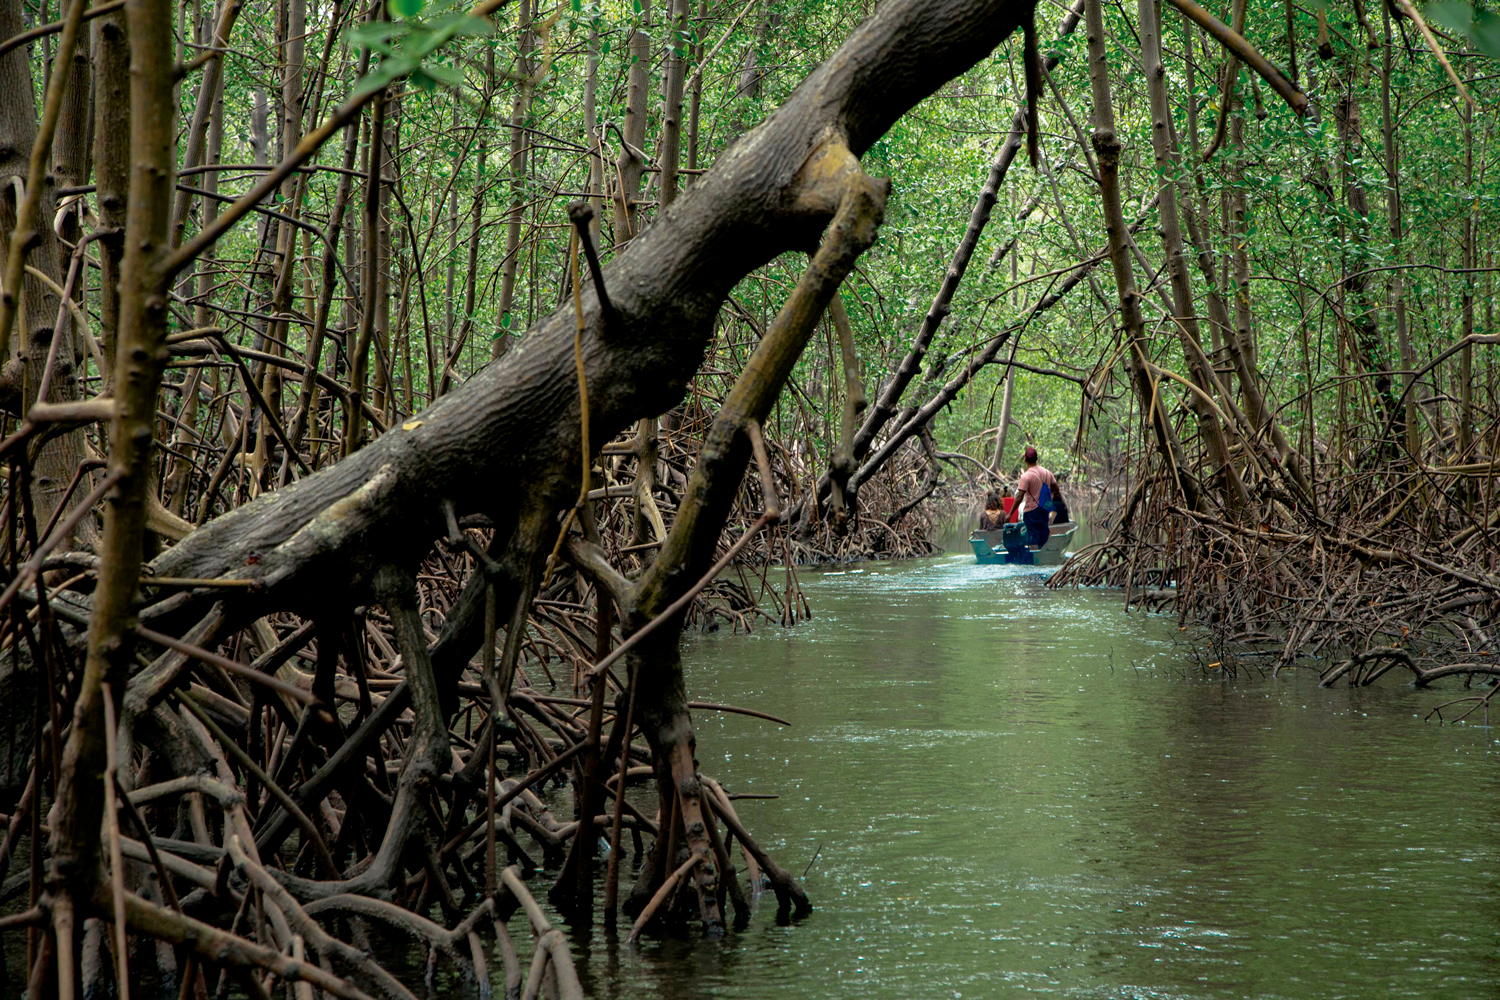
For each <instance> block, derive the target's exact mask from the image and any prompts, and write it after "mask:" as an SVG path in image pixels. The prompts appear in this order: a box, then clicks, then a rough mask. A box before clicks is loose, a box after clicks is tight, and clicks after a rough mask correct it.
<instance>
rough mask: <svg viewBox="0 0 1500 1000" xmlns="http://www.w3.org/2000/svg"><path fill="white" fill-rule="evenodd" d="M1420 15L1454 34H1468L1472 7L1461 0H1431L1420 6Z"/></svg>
mask: <svg viewBox="0 0 1500 1000" xmlns="http://www.w3.org/2000/svg"><path fill="white" fill-rule="evenodd" d="M1422 16H1423V17H1425V18H1426V19H1427V20H1429V21H1431V22H1432V23H1433V24H1436V25H1438V26H1439V27H1441V28H1446V29H1447V30H1449V31H1451V32H1453V33H1454V34H1456V35H1468V33H1469V25H1471V24H1473V23H1474V8H1473V7H1470V6H1469V5H1468V4H1467V3H1464V2H1463V0H1431V2H1429V3H1428V4H1427V5H1425V6H1424V7H1423V8H1422Z"/></svg>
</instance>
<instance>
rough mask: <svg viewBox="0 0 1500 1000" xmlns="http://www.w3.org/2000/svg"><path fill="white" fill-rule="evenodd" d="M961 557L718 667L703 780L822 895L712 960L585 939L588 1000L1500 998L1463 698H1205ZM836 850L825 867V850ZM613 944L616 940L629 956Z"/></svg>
mask: <svg viewBox="0 0 1500 1000" xmlns="http://www.w3.org/2000/svg"><path fill="white" fill-rule="evenodd" d="M1040 579H1041V578H1040V576H1038V575H1037V574H1036V572H1035V571H1031V570H1024V571H1023V570H1021V569H1020V568H1019V567H1004V566H976V565H974V563H973V559H972V557H968V556H959V555H948V556H943V557H938V558H935V559H930V560H924V561H920V562H910V563H900V564H885V565H881V564H873V565H867V566H865V567H864V568H863V569H862V570H860V569H853V570H850V571H848V572H845V573H842V574H839V573H822V574H810V575H809V576H808V577H807V578H806V580H805V584H806V588H807V591H808V595H809V598H810V600H811V602H812V605H813V608H814V611H815V613H816V615H817V617H816V618H815V619H814V620H812V621H811V622H808V623H806V624H803V625H799V626H798V627H796V628H795V629H789V630H778V629H774V628H765V629H763V630H758V631H757V632H756V633H755V634H754V635H752V636H749V637H746V636H742V635H741V636H731V635H729V634H728V633H718V634H712V635H703V636H698V637H695V638H693V639H691V640H690V642H689V646H688V663H689V668H688V677H689V685H690V692H691V695H692V696H693V697H695V698H701V699H705V700H714V701H722V702H730V703H735V704H741V705H751V706H755V707H758V708H761V709H763V710H765V711H769V712H772V713H774V714H777V715H781V716H784V717H786V718H787V719H789V720H791V721H792V722H793V723H794V726H792V727H791V728H787V729H783V728H780V727H778V726H776V725H774V724H771V723H765V722H760V721H757V720H753V719H749V718H744V717H740V716H726V715H717V714H713V713H706V712H705V713H698V714H697V716H696V722H697V725H698V733H699V761H700V766H701V768H702V770H703V771H704V772H705V773H708V774H712V775H714V776H715V777H717V778H718V779H719V780H720V781H721V782H723V783H724V784H725V785H726V786H727V787H728V788H729V790H730V791H731V792H758V793H775V794H778V795H779V796H780V798H777V799H774V800H750V799H747V800H742V801H741V802H739V803H738V804H737V805H738V807H739V809H740V814H741V816H742V817H743V818H744V819H745V820H746V822H747V824H748V825H749V826H750V827H751V829H752V830H753V831H754V832H755V834H756V835H757V837H758V838H760V839H761V840H762V843H764V844H765V845H766V846H767V847H768V849H770V850H771V851H772V853H773V854H774V855H775V856H776V857H777V858H778V859H780V860H781V861H782V863H783V864H785V865H786V866H787V867H788V868H790V869H792V870H793V871H794V872H795V873H797V874H800V873H801V872H802V871H803V869H804V868H805V867H806V866H807V864H808V862H809V861H810V860H811V859H813V857H814V854H815V852H816V853H817V859H816V861H815V863H813V865H812V868H811V871H810V872H809V873H808V875H807V878H806V880H805V885H806V888H807V891H808V893H809V895H810V896H811V897H812V900H813V903H814V905H815V907H816V911H815V912H814V913H813V914H812V915H811V916H810V917H808V918H806V919H805V920H802V921H800V922H799V923H797V924H795V925H792V926H778V925H777V923H776V920H775V912H774V911H775V902H774V899H773V898H772V897H771V895H770V894H769V893H767V894H766V896H765V899H764V901H763V906H762V909H761V911H760V912H758V913H757V914H756V917H755V919H754V921H753V922H752V924H751V926H750V928H749V929H748V930H746V931H744V932H740V933H731V934H730V935H728V936H727V937H725V938H724V939H723V940H722V941H718V942H710V941H704V940H701V939H700V938H698V937H696V936H694V938H692V939H690V940H662V939H646V940H644V941H642V942H641V943H640V944H639V945H637V946H635V947H632V948H626V947H624V946H623V945H622V944H620V943H618V941H616V940H614V939H612V938H608V937H606V935H605V934H604V932H603V931H602V930H599V929H595V930H594V931H593V932H592V935H591V936H588V937H586V938H583V939H581V940H578V941H576V942H575V948H577V949H579V953H580V966H581V967H580V972H581V973H582V975H583V976H584V979H585V987H586V990H587V992H588V994H589V995H590V996H596V997H667V998H678V997H681V998H689V997H692V998H708V997H714V998H756V1000H762V998H766V997H773V996H786V997H791V996H798V997H829V998H839V1000H864V998H869V1000H886V998H890V1000H896V998H900V1000H913V998H920V1000H927V998H950V997H951V998H960V997H1007V996H1019V995H1021V994H1023V993H1037V994H1053V995H1058V996H1066V997H1100V998H1103V997H1110V998H1115V997H1119V998H1125V997H1129V998H1136V997H1152V998H1155V997H1173V998H1188V997H1192V998H1209V997H1212V998H1221V997H1222V998H1229V997H1234V998H1243V997H1278V998H1280V997H1285V998H1289V1000H1292V998H1295V1000H1313V998H1334V997H1372V996H1420V997H1438V996H1441V997H1493V996H1495V995H1496V994H1497V993H1500V949H1497V945H1500V874H1497V867H1500V800H1497V796H1496V784H1497V782H1500V775H1497V771H1496V764H1497V762H1500V743H1497V741H1496V738H1495V737H1496V733H1495V731H1494V730H1491V729H1489V728H1487V727H1484V726H1483V725H1467V726H1458V727H1450V726H1445V727H1441V728H1439V727H1438V726H1437V725H1436V724H1433V723H1424V722H1423V721H1422V717H1423V716H1424V715H1425V714H1426V713H1427V711H1428V710H1429V709H1430V708H1431V707H1432V706H1433V705H1436V704H1439V703H1440V702H1442V701H1446V700H1449V699H1450V698H1452V697H1455V696H1456V695H1455V693H1454V692H1453V691H1452V690H1446V691H1418V690H1414V689H1412V688H1410V687H1409V686H1406V685H1405V684H1404V683H1403V682H1402V681H1401V679H1400V678H1398V677H1396V676H1395V675H1394V674H1392V675H1388V677H1387V678H1385V679H1384V680H1383V681H1382V683H1381V685H1380V686H1377V687H1375V688H1370V689H1364V690H1357V691H1348V690H1345V689H1342V688H1340V689H1337V690H1319V689H1318V687H1317V677H1316V676H1315V675H1314V674H1311V673H1309V672H1308V671H1305V670H1304V671H1301V672H1291V673H1290V674H1284V675H1283V676H1282V677H1280V678H1277V679H1274V680H1272V679H1270V678H1268V677H1267V678H1260V677H1254V678H1241V679H1239V680H1220V679H1207V678H1205V677H1204V676H1203V674H1202V672H1201V671H1200V670H1199V669H1198V667H1197V665H1196V664H1195V663H1194V661H1193V659H1192V658H1191V656H1190V655H1189V654H1188V651H1187V650H1186V649H1184V648H1182V647H1180V646H1177V645H1175V644H1174V642H1173V637H1174V633H1175V623H1174V622H1173V621H1172V620H1171V619H1168V618H1161V617H1146V616H1143V615H1139V614H1131V615H1126V614H1125V613H1123V611H1122V610H1121V601H1120V598H1119V595H1118V594H1101V593H1091V592H1063V593H1056V592H1051V591H1047V590H1045V589H1043V588H1042V587H1041V585H1040ZM820 848H821V850H820ZM621 937H623V934H622V935H621Z"/></svg>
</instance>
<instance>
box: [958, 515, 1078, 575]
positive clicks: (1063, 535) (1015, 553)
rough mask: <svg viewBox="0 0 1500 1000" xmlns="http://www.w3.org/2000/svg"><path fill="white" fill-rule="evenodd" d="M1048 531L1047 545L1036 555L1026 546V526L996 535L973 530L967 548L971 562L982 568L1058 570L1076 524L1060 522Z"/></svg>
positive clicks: (1010, 527) (1004, 529) (1001, 530)
mask: <svg viewBox="0 0 1500 1000" xmlns="http://www.w3.org/2000/svg"><path fill="white" fill-rule="evenodd" d="M1049 527H1050V528H1051V529H1052V534H1051V535H1049V536H1048V537H1047V544H1046V545H1043V546H1042V547H1041V548H1040V549H1038V550H1037V551H1035V552H1033V551H1032V550H1031V546H1029V545H1027V544H1026V526H1025V525H1024V524H1019V523H1015V524H1007V525H1004V526H1003V527H1001V528H999V529H997V530H995V531H985V530H983V529H981V528H976V529H975V530H974V533H973V534H972V535H970V536H969V544H970V545H971V546H972V547H973V549H974V558H975V559H976V560H978V562H979V563H980V564H982V565H989V564H992V563H1004V564H1006V565H1008V566H1059V565H1061V564H1062V561H1063V556H1064V555H1066V554H1067V549H1068V543H1069V542H1071V541H1072V540H1073V532H1075V531H1077V530H1078V522H1076V521H1060V522H1058V523H1057V524H1053V525H1049Z"/></svg>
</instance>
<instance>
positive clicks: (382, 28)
mask: <svg viewBox="0 0 1500 1000" xmlns="http://www.w3.org/2000/svg"><path fill="white" fill-rule="evenodd" d="M405 33H406V25H404V24H397V23H395V22H393V21H367V22H365V23H364V24H356V25H355V26H354V27H352V28H350V29H349V30H348V31H347V32H345V34H344V37H345V38H347V39H348V40H349V44H350V45H356V46H364V47H365V48H371V47H373V46H374V45H375V44H376V43H377V42H384V41H385V40H386V39H388V38H393V37H396V36H399V35H404V34H405Z"/></svg>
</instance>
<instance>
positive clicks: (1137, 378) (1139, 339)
mask: <svg viewBox="0 0 1500 1000" xmlns="http://www.w3.org/2000/svg"><path fill="white" fill-rule="evenodd" d="M1099 3H1100V0H1087V7H1086V11H1085V16H1086V20H1087V22H1088V52H1089V82H1090V85H1091V87H1092V90H1093V95H1094V134H1093V135H1092V136H1091V137H1090V141H1091V143H1092V145H1093V147H1094V157H1095V159H1096V161H1097V162H1098V165H1099V197H1100V201H1101V202H1102V205H1103V210H1104V229H1105V232H1106V233H1107V234H1108V236H1109V259H1110V263H1111V265H1112V266H1113V268H1114V272H1115V289H1116V291H1117V292H1118V294H1119V297H1120V324H1121V326H1122V327H1123V328H1124V337H1125V344H1126V348H1127V350H1128V352H1129V353H1128V355H1127V357H1128V361H1127V365H1128V367H1129V369H1130V382H1131V386H1132V387H1133V388H1134V389H1135V395H1136V401H1137V403H1139V405H1140V407H1141V418H1142V419H1143V420H1145V421H1146V422H1147V423H1148V424H1149V425H1150V427H1151V429H1152V433H1153V435H1154V436H1155V438H1156V450H1157V452H1158V453H1159V454H1160V455H1161V458H1162V461H1163V462H1165V463H1166V465H1167V469H1168V471H1169V473H1170V474H1171V476H1172V477H1173V479H1174V481H1175V482H1176V483H1177V488H1178V491H1179V492H1180V493H1181V494H1182V499H1183V502H1184V503H1185V504H1186V505H1187V506H1188V507H1189V508H1190V509H1192V510H1201V509H1202V497H1201V495H1200V491H1199V487H1198V481H1197V480H1196V479H1195V478H1194V477H1193V474H1192V470H1191V469H1189V468H1188V466H1187V459H1186V456H1185V455H1184V453H1183V450H1182V443H1181V442H1180V441H1179V440H1178V438H1177V431H1176V429H1175V428H1174V427H1173V426H1172V423H1171V421H1170V420H1169V419H1168V416H1167V406H1166V400H1165V399H1163V398H1162V394H1161V391H1160V388H1159V387H1158V386H1157V384H1156V380H1155V378H1153V377H1152V375H1151V360H1150V354H1149V345H1148V344H1147V342H1146V331H1145V326H1144V323H1143V321H1142V319H1141V297H1140V293H1139V292H1137V291H1136V288H1135V269H1134V268H1133V267H1132V266H1131V263H1130V244H1129V234H1128V233H1127V232H1126V223H1125V213H1124V212H1123V211H1122V210H1121V208H1120V139H1119V136H1118V135H1117V134H1116V132H1115V112H1114V103H1113V99H1112V97H1111V95H1110V85H1109V67H1108V66H1107V65H1106V63H1105V58H1104V16H1103V14H1102V12H1101V11H1100V9H1099Z"/></svg>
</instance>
